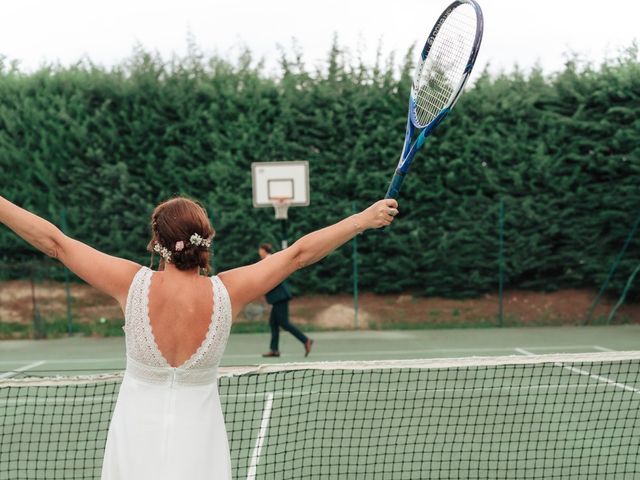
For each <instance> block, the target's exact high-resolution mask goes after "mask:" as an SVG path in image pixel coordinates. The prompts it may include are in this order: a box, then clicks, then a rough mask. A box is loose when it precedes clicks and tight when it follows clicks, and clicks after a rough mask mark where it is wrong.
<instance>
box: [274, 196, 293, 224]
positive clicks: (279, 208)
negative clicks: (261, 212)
mask: <svg viewBox="0 0 640 480" xmlns="http://www.w3.org/2000/svg"><path fill="white" fill-rule="evenodd" d="M271 203H272V204H273V209H274V210H275V211H276V220H286V219H287V218H289V216H288V212H289V205H290V204H291V199H290V198H287V197H274V198H272V199H271Z"/></svg>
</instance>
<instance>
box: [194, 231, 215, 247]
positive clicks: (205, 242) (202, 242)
mask: <svg viewBox="0 0 640 480" xmlns="http://www.w3.org/2000/svg"><path fill="white" fill-rule="evenodd" d="M189 241H190V242H191V243H192V244H193V245H196V246H198V247H207V248H209V247H210V246H211V239H210V238H202V237H201V236H200V235H198V234H197V233H194V234H193V235H191V238H190V239H189Z"/></svg>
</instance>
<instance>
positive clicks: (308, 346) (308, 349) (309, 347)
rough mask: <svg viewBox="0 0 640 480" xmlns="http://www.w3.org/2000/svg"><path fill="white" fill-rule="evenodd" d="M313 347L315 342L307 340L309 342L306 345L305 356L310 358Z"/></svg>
mask: <svg viewBox="0 0 640 480" xmlns="http://www.w3.org/2000/svg"><path fill="white" fill-rule="evenodd" d="M311 345H313V340H311V339H310V338H307V341H306V342H305V344H304V356H305V357H308V356H309V354H310V353H311Z"/></svg>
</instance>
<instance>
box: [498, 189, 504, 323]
mask: <svg viewBox="0 0 640 480" xmlns="http://www.w3.org/2000/svg"><path fill="white" fill-rule="evenodd" d="M498 237H499V241H498V243H499V247H498V326H499V327H502V325H503V323H502V322H503V293H502V291H503V288H504V200H503V199H502V197H500V218H499V220H498Z"/></svg>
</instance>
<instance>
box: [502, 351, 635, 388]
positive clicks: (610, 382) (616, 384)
mask: <svg viewBox="0 0 640 480" xmlns="http://www.w3.org/2000/svg"><path fill="white" fill-rule="evenodd" d="M514 350H515V351H516V352H518V353H521V354H523V355H528V356H535V354H534V353H532V352H529V351H527V350H525V349H524V348H515V349H514ZM555 365H556V366H558V367H562V368H564V369H565V370H569V371H570V372H574V373H579V374H580V375H586V376H588V377H590V378H593V379H594V380H598V381H599V382H603V383H606V384H607V385H611V386H613V387H616V388H620V389H622V390H628V391H630V392H633V393H638V394H640V389H638V388H633V387H630V386H629V385H625V384H624V383H620V382H616V381H614V380H611V379H610V378H607V377H603V376H601V375H595V374H593V373H591V372H589V371H587V370H580V369H579V368H575V367H570V366H568V365H565V364H563V363H561V362H556V363H555Z"/></svg>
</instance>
